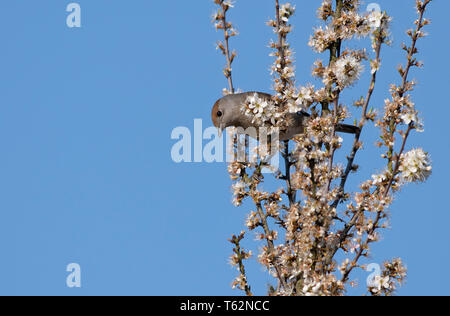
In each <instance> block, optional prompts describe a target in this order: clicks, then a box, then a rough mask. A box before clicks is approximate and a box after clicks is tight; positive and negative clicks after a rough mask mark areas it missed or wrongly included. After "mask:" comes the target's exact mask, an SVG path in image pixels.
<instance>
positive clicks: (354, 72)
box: [334, 55, 364, 88]
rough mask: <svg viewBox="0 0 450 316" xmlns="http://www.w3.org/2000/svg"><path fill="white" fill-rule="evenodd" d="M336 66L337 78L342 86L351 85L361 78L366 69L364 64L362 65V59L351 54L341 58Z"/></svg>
mask: <svg viewBox="0 0 450 316" xmlns="http://www.w3.org/2000/svg"><path fill="white" fill-rule="evenodd" d="M334 67H335V71H334V73H335V75H336V80H337V83H338V85H339V86H340V87H341V88H344V87H347V86H351V85H352V84H353V83H354V82H355V81H356V80H358V79H359V77H360V75H361V73H362V72H363V70H364V67H363V65H361V61H360V60H359V59H357V58H356V57H355V56H351V55H347V56H344V57H341V58H339V59H338V61H336V64H335V65H334Z"/></svg>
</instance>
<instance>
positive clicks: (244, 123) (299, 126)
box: [211, 91, 359, 141]
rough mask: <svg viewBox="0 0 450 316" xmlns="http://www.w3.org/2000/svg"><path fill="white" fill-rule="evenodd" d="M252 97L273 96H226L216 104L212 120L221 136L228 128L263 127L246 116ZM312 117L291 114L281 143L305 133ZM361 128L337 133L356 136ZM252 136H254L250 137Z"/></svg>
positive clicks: (339, 128) (338, 128)
mask: <svg viewBox="0 0 450 316" xmlns="http://www.w3.org/2000/svg"><path fill="white" fill-rule="evenodd" d="M251 96H257V97H258V98H260V99H263V100H265V101H270V100H272V95H270V94H268V93H264V92H255V91H252V92H243V93H236V94H229V95H226V96H224V97H222V98H220V99H219V100H217V101H216V102H215V103H214V106H213V108H212V111H211V118H212V121H213V124H214V126H215V127H217V128H218V129H219V136H220V135H221V133H222V132H223V130H224V129H226V128H227V127H241V128H243V129H244V130H246V129H248V128H250V127H253V128H255V129H256V130H258V128H260V127H261V126H258V125H257V124H258V123H255V122H253V120H252V118H251V117H248V116H247V115H245V114H244V113H243V111H242V108H243V106H244V104H245V102H246V101H247V99H248V98H249V97H251ZM310 117H311V115H310V114H309V113H308V112H306V111H298V112H297V113H289V114H288V117H287V119H288V121H289V122H290V124H289V127H288V128H287V129H286V130H280V131H279V141H288V140H290V139H292V138H294V137H296V136H299V135H301V134H303V133H304V129H305V126H306V123H307V120H308V119H309V118H310ZM358 131H359V127H357V126H353V125H347V124H338V125H336V132H342V133H348V134H356V133H358ZM249 136H252V135H249Z"/></svg>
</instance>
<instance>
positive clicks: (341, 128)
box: [336, 124, 361, 135]
mask: <svg viewBox="0 0 450 316" xmlns="http://www.w3.org/2000/svg"><path fill="white" fill-rule="evenodd" d="M336 132H340V133H347V134H355V135H356V134H358V133H360V132H361V129H360V128H359V127H357V126H354V125H348V124H338V125H337V126H336Z"/></svg>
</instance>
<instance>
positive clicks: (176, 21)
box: [0, 0, 450, 295]
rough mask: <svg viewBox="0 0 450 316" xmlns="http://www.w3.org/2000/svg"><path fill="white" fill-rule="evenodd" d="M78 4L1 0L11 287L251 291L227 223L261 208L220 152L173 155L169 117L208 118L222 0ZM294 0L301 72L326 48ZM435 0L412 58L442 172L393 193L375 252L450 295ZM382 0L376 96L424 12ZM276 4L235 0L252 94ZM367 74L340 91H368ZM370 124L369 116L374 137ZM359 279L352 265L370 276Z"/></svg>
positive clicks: (445, 69) (1, 115) (364, 157)
mask: <svg viewBox="0 0 450 316" xmlns="http://www.w3.org/2000/svg"><path fill="white" fill-rule="evenodd" d="M70 2H71V1H68V0H67V1H63V0H41V1H17V0H4V1H1V3H0V37H1V53H0V56H1V57H0V77H1V84H0V144H1V154H0V191H1V192H2V194H1V198H0V210H1V211H0V214H1V218H0V254H1V255H0V258H1V260H0V294H1V295H9V294H20V295H100V294H102V295H233V294H240V293H239V292H235V291H232V290H231V289H230V283H231V281H232V279H233V277H234V276H235V270H234V269H232V268H231V267H230V266H229V264H228V256H229V254H230V253H231V247H230V244H229V243H228V242H227V238H229V237H230V236H231V234H232V233H238V232H239V231H240V230H241V229H242V228H243V222H244V219H245V215H246V214H247V213H248V211H249V210H250V208H251V205H248V204H245V205H244V207H243V208H240V209H236V208H234V207H233V206H232V204H231V202H230V201H231V192H230V180H229V178H228V175H227V172H226V165H225V164H218V163H214V164H206V163H200V164H186V163H184V164H183V163H182V164H175V163H174V162H173V161H172V160H171V156H170V150H171V147H172V145H173V144H174V143H175V141H173V140H171V139H170V134H171V131H172V130H173V128H175V127H177V126H186V127H189V128H192V127H193V120H194V118H202V119H203V120H204V125H207V124H210V118H209V114H210V108H211V106H212V104H213V103H214V101H215V100H216V99H217V98H219V97H220V95H221V90H222V88H223V87H225V86H226V81H225V80H224V78H223V76H222V71H221V69H222V66H223V63H224V60H223V57H222V56H220V55H219V53H218V52H217V51H216V50H215V42H216V41H217V40H218V39H219V38H221V34H220V33H216V31H215V30H214V29H213V27H212V26H211V24H210V21H211V18H210V16H211V14H212V13H213V11H214V5H213V1H210V0H201V1H181V0H176V1H153V0H133V1H123V0H122V1H118V0H113V1H111V0H108V1H106V0H96V1H92V0H90V1H87V0H79V1H78V3H79V4H80V5H81V8H82V28H80V29H69V28H68V27H67V26H66V23H65V20H66V16H67V13H66V12H65V9H66V6H67V5H68V4H69V3H70ZM293 2H294V3H295V2H297V3H298V5H297V9H298V10H297V13H296V15H295V16H294V18H293V19H292V22H293V24H294V25H295V30H294V33H293V35H292V37H291V42H292V44H293V47H294V49H295V51H296V59H297V79H298V81H299V83H300V84H305V83H306V82H308V81H310V80H311V78H310V76H309V73H310V69H311V64H312V62H313V61H314V60H315V59H316V58H317V57H318V56H317V55H315V54H314V53H313V52H312V50H311V49H310V48H309V47H308V46H307V41H308V38H309V35H310V34H311V30H312V27H313V26H314V25H316V24H317V23H318V22H317V20H316V19H315V10H316V7H317V6H318V1H301V2H300V1H293ZM433 2H434V3H432V5H431V7H430V8H431V9H430V11H429V13H428V16H429V17H431V19H432V20H433V24H432V25H431V27H429V28H428V31H429V32H430V33H431V35H430V37H428V38H427V39H425V40H422V41H421V42H420V43H419V49H420V51H421V54H420V59H422V60H424V61H425V68H424V69H423V70H420V71H417V70H414V71H413V73H412V76H413V77H416V78H417V79H418V80H419V83H420V85H419V87H418V89H417V90H416V91H415V92H414V100H415V102H416V104H417V107H418V109H419V110H420V112H421V113H422V116H423V117H424V120H425V124H426V132H425V133H423V134H415V135H414V136H413V137H412V138H411V142H410V144H411V143H412V142H414V144H415V146H420V147H423V148H424V149H425V150H427V151H429V152H430V153H431V155H432V158H433V163H434V173H433V176H432V177H431V178H430V180H429V181H428V182H427V183H426V184H423V185H410V186H408V187H406V188H404V189H403V190H402V192H400V194H398V195H397V198H396V200H395V203H394V205H393V207H392V220H391V226H392V229H391V230H388V231H385V232H384V233H383V241H382V242H381V243H379V244H378V245H377V246H375V247H374V251H373V258H372V259H371V260H372V262H379V263H381V262H383V261H384V260H385V259H391V258H393V257H402V258H403V259H404V261H405V263H406V264H407V266H408V269H409V276H408V282H407V284H406V285H405V286H404V287H403V288H402V289H401V290H400V292H399V294H403V295H419V294H425V295H432V294H438V295H439V294H447V295H448V294H450V291H449V289H448V288H449V287H448V286H447V283H448V282H449V281H450V276H449V275H448V273H447V269H448V264H447V263H448V262H449V261H450V249H449V248H450V247H449V245H448V242H449V240H450V235H449V230H448V223H449V221H450V213H449V211H450V210H449V206H448V201H447V199H446V198H447V187H448V178H449V176H450V172H449V171H450V170H449V164H448V161H449V159H448V155H449V154H450V150H449V141H448V139H446V138H445V137H444V136H446V135H448V131H445V130H444V129H443V127H446V126H448V122H447V121H448V117H449V116H450V109H449V107H448V100H447V97H446V93H447V91H448V84H449V79H448V73H449V70H450V69H449V66H448V62H447V58H448V49H449V48H450V47H449V41H448V24H447V23H448V18H447V14H448V12H450V3H449V2H448V1H439V0H435V1H433ZM300 3H302V4H301V5H300ZM378 3H379V4H380V6H381V7H382V9H383V10H386V11H388V13H389V14H390V15H392V16H393V17H394V21H393V25H392V34H393V38H394V42H393V44H392V46H391V47H390V48H386V49H385V51H384V54H385V55H384V56H385V58H384V60H383V68H382V70H381V74H380V77H379V85H378V87H377V90H376V92H375V95H374V104H373V105H374V106H375V107H379V106H380V105H382V104H383V100H384V99H385V98H387V97H388V87H389V84H390V83H392V82H396V83H397V82H398V80H399V77H398V75H397V74H396V71H395V69H394V68H395V66H396V65H397V64H398V63H400V62H402V63H404V57H403V52H402V51H401V50H400V44H401V42H402V41H403V40H406V36H405V35H404V30H406V29H407V28H408V27H410V26H411V25H412V22H413V20H414V19H415V10H414V9H413V3H414V1H412V0H398V1H387V0H379V1H378ZM300 6H301V8H300ZM273 14H274V13H273V1H261V0H245V1H242V0H241V1H238V3H237V5H236V8H235V9H234V10H233V11H232V13H231V19H232V21H233V22H235V24H236V25H237V28H238V30H239V31H240V36H239V37H238V38H236V39H235V40H233V41H232V46H233V47H234V48H235V49H236V50H237V51H238V53H239V56H238V59H237V61H236V64H235V65H234V76H235V77H234V78H235V82H236V86H237V87H239V88H241V89H242V90H244V91H246V90H261V91H267V92H270V86H271V79H270V76H269V72H268V68H269V66H270V63H271V58H270V57H269V56H268V54H269V52H270V50H269V49H268V48H267V45H268V41H269V40H270V38H271V37H273V34H272V30H271V29H270V28H269V27H267V26H265V22H266V21H267V19H268V18H269V17H270V16H273ZM356 44H358V43H356ZM356 44H355V45H356ZM359 44H367V42H366V41H363V40H362V41H361V42H360V43H359ZM322 58H323V56H322ZM366 86H367V83H366V82H364V81H363V82H362V84H361V88H363V89H365V88H364V87H366ZM358 87H359V86H357V87H355V88H354V89H352V90H350V94H349V95H348V99H347V100H351V99H352V98H353V99H354V98H357V97H359V93H360V92H359V91H358ZM344 100H345V99H344ZM205 127H206V126H205ZM373 136H374V134H373V132H370V131H369V133H368V134H367V136H366V137H367V138H365V140H366V146H367V147H372V143H373V141H374V139H372V138H371V137H373ZM365 162H367V167H364V163H365ZM358 163H359V164H361V165H363V169H362V174H363V175H370V174H371V173H373V172H376V171H377V166H378V168H381V166H382V165H381V159H380V158H379V155H378V154H377V153H376V152H375V151H374V150H368V151H366V152H364V153H363V154H361V155H359V156H358ZM357 184H358V179H354V180H352V183H350V185H353V186H355V185H357ZM247 245H248V246H252V247H254V246H253V245H254V242H253V241H252V240H249V242H248V243H247ZM73 262H75V263H78V264H80V266H81V269H82V287H81V288H80V289H69V288H67V286H66V276H67V275H68V273H67V272H66V266H67V265H68V264H69V263H73ZM248 271H249V279H250V281H251V283H252V285H253V287H254V292H255V293H256V294H265V293H266V283H267V281H268V279H267V276H266V274H265V273H264V271H263V270H262V268H261V267H260V266H259V265H258V264H257V263H256V262H255V261H254V260H253V261H251V262H250V264H249V267H248ZM366 277H367V275H365V274H361V275H359V276H358V278H359V280H360V283H361V284H363V283H364V280H365V278H366Z"/></svg>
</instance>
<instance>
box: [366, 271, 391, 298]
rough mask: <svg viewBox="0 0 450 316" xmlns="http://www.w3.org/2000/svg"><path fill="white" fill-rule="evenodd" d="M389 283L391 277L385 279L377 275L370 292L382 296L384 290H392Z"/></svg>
mask: <svg viewBox="0 0 450 316" xmlns="http://www.w3.org/2000/svg"><path fill="white" fill-rule="evenodd" d="M389 281H390V278H389V276H387V277H384V278H383V277H381V276H379V275H377V276H376V277H375V278H374V279H373V281H372V284H371V285H372V287H371V289H370V291H371V292H372V293H374V294H380V292H381V291H382V290H387V289H389V288H390V283H389Z"/></svg>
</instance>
